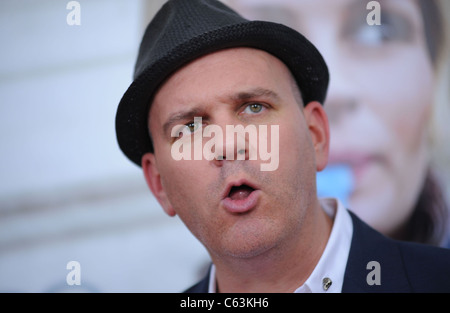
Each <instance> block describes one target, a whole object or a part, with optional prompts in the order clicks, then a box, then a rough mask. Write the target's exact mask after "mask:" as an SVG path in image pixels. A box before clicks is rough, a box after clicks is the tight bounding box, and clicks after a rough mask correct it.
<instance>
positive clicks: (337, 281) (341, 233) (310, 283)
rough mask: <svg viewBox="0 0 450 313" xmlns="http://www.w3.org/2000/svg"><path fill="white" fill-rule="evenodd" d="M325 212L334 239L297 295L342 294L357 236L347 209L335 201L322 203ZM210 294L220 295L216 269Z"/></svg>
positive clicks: (324, 200)
mask: <svg viewBox="0 0 450 313" xmlns="http://www.w3.org/2000/svg"><path fill="white" fill-rule="evenodd" d="M320 204H321V206H322V208H323V210H324V211H325V212H326V213H327V214H328V216H330V218H331V219H333V227H332V229H331V234H330V238H329V239H328V242H327V245H326V247H325V250H324V251H323V253H322V256H321V257H320V260H319V262H318V263H317V265H316V267H315V268H314V270H313V272H312V273H311V275H310V276H309V277H308V279H307V280H306V281H305V283H304V284H303V285H301V286H300V287H298V288H297V289H296V290H295V291H294V293H337V292H341V291H342V285H343V283H344V274H345V268H346V266H347V260H348V255H349V252H350V246H351V241H352V236H353V223H352V219H351V217H350V214H349V213H348V211H347V209H346V208H345V207H344V206H343V204H342V203H341V202H340V201H339V200H337V199H334V198H323V199H320ZM208 292H209V293H215V292H216V268H215V266H214V264H213V265H212V266H211V270H210V276H209V286H208Z"/></svg>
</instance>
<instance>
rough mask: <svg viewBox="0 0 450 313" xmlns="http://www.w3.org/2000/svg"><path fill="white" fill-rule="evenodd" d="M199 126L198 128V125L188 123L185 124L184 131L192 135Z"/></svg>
mask: <svg viewBox="0 0 450 313" xmlns="http://www.w3.org/2000/svg"><path fill="white" fill-rule="evenodd" d="M199 126H200V125H199V123H195V122H190V123H187V124H186V130H188V131H189V132H191V133H193V132H195V131H196V130H197V129H198V127H199Z"/></svg>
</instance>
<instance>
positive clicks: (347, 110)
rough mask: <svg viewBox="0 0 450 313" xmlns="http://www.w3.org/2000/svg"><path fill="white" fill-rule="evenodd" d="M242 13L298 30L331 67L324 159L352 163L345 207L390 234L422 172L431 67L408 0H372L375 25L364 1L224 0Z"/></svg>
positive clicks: (415, 9) (405, 214)
mask: <svg viewBox="0 0 450 313" xmlns="http://www.w3.org/2000/svg"><path fill="white" fill-rule="evenodd" d="M228 2H229V3H230V4H231V5H232V6H233V7H234V8H235V9H237V10H238V11H239V12H240V13H241V14H243V15H244V16H246V17H247V18H249V19H263V20H271V21H275V22H280V23H283V24H285V25H288V26H290V27H292V28H294V29H297V30H299V31H300V32H301V33H302V34H303V35H305V36H306V37H307V38H308V39H309V40H310V41H311V42H312V43H313V44H314V45H316V47H317V48H318V49H319V51H320V52H321V53H322V55H323V56H324V58H325V61H326V62H327V64H328V67H329V71H330V86H329V91H328V96H327V100H326V102H325V109H326V110H327V113H328V116H329V120H330V132H331V153H330V160H329V165H328V166H333V165H337V164H340V165H345V166H348V167H349V168H350V170H351V173H352V176H353V180H354V189H353V190H352V191H351V193H350V195H349V200H348V204H349V208H350V209H351V210H352V211H354V212H355V213H356V214H357V215H358V216H360V217H361V218H362V219H363V220H365V221H366V222H368V223H369V224H370V225H372V226H373V227H375V228H376V229H378V230H379V231H381V232H383V233H385V234H387V235H391V236H397V235H399V232H401V228H402V226H403V225H404V223H406V221H407V220H408V218H409V216H410V215H411V213H412V211H413V209H414V205H415V203H416V201H417V198H418V196H419V194H420V192H421V190H422V187H423V183H424V181H425V177H426V175H427V170H428V164H429V158H428V153H427V152H428V147H427V142H428V132H427V129H428V120H429V116H430V114H431V112H430V111H431V109H432V103H433V93H434V90H433V86H434V73H433V66H432V63H431V61H430V57H429V55H428V51H427V46H426V39H425V34H424V25H423V20H422V15H421V11H420V8H419V5H418V3H417V2H416V1H415V0H387V1H382V0H381V1H378V2H379V3H380V5H381V25H374V26H369V25H368V23H367V20H366V18H367V15H368V14H369V13H370V12H371V10H367V9H366V4H367V2H368V1H360V0H339V1H336V0H277V1H274V0H234V1H233V0H231V1H228Z"/></svg>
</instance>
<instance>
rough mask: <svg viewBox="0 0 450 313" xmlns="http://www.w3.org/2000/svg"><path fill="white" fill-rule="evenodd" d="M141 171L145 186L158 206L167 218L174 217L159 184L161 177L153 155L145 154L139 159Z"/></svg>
mask: <svg viewBox="0 0 450 313" xmlns="http://www.w3.org/2000/svg"><path fill="white" fill-rule="evenodd" d="M141 165H142V170H143V171H144V176H145V180H146V181H147V185H148V187H149V188H150V190H151V191H152V193H153V195H154V196H155V198H156V199H157V200H158V202H159V204H160V205H161V206H162V208H163V209H164V211H165V212H166V213H167V214H168V215H169V216H175V215H176V212H175V210H174V209H173V207H172V205H171V204H170V201H169V199H168V197H167V194H166V192H165V190H164V187H163V185H162V183H161V175H160V173H159V170H158V166H157V164H156V158H155V155H154V154H153V153H146V154H144V155H143V156H142V159H141Z"/></svg>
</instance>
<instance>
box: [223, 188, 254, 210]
mask: <svg viewBox="0 0 450 313" xmlns="http://www.w3.org/2000/svg"><path fill="white" fill-rule="evenodd" d="M259 195H260V191H259V190H253V191H252V192H251V193H250V194H249V195H248V197H247V198H245V199H242V200H232V199H231V198H229V197H227V198H225V199H223V200H222V206H223V207H224V208H225V210H227V211H228V212H230V213H246V212H249V211H251V210H252V209H253V208H254V207H255V206H256V204H257V203H258V198H259Z"/></svg>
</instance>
